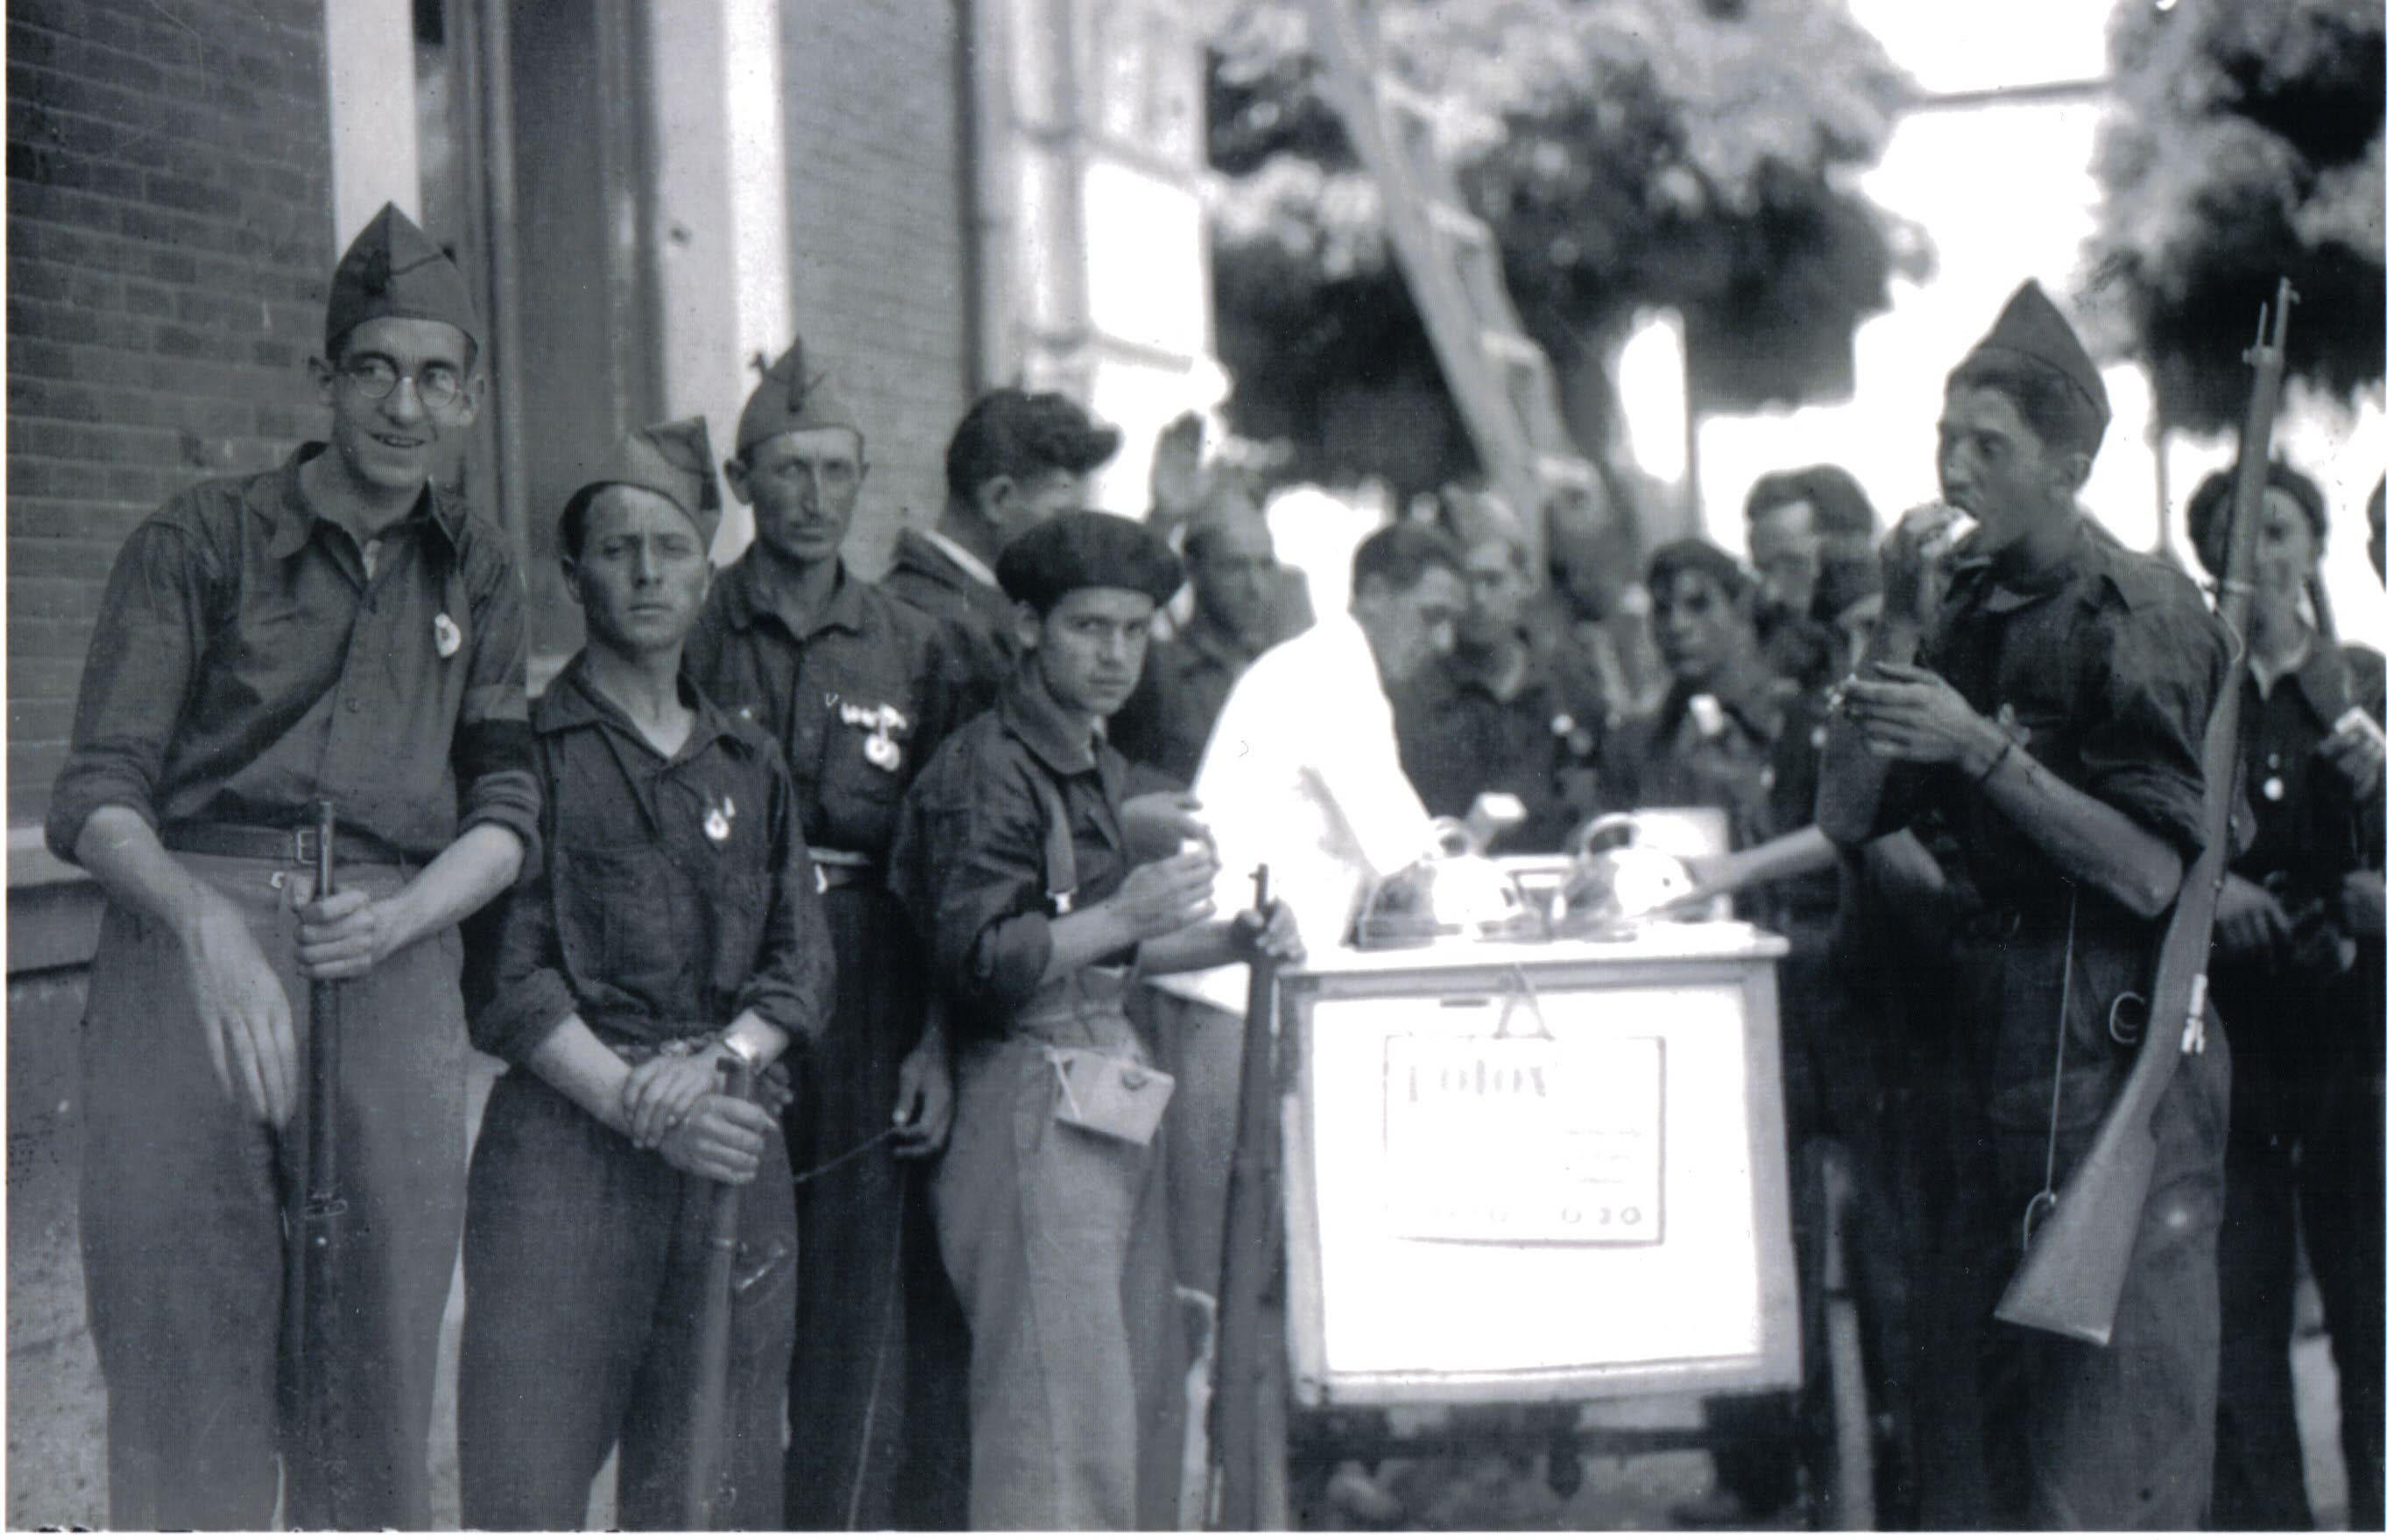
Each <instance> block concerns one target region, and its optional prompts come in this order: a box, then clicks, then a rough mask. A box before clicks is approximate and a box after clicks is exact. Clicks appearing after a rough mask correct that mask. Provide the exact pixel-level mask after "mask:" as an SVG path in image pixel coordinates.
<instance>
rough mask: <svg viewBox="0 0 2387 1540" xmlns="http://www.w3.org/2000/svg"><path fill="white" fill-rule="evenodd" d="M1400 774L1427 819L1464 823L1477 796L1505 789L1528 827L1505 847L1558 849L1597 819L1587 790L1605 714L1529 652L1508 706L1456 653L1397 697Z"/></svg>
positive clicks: (1423, 671) (1511, 832)
mask: <svg viewBox="0 0 2387 1540" xmlns="http://www.w3.org/2000/svg"><path fill="white" fill-rule="evenodd" d="M1391 694H1392V701H1393V724H1394V727H1395V729H1396V733H1397V734H1398V737H1399V739H1400V745H1401V769H1402V771H1403V772H1404V773H1406V774H1407V775H1408V778H1409V784H1410V785H1411V786H1414V787H1415V788H1417V794H1418V800H1419V801H1420V802H1423V803H1425V810H1426V811H1427V812H1428V813H1432V814H1436V815H1437V816H1445V817H1452V818H1458V817H1464V816H1465V815H1466V813H1467V810H1468V808H1469V807H1470V806H1471V805H1472V804H1473V803H1474V801H1475V799H1476V797H1477V796H1478V795H1480V794H1482V793H1484V792H1486V791H1506V792H1509V793H1510V794H1512V795H1514V796H1515V797H1517V798H1518V799H1519V800H1520V801H1522V802H1523V803H1524V804H1525V813H1526V818H1525V822H1524V823H1523V824H1522V825H1520V826H1519V827H1516V828H1514V829H1511V830H1509V832H1508V833H1507V834H1506V835H1504V836H1503V837H1502V838H1501V839H1500V842H1499V848H1500V849H1502V850H1510V851H1546V852H1547V851H1557V850H1559V849H1560V847H1561V846H1562V845H1563V844H1564V843H1565V841H1566V837H1567V835H1568V834H1569V833H1570V832H1571V831H1572V829H1573V828H1574V827H1575V826H1576V825H1577V824H1579V823H1581V822H1582V821H1583V820H1584V819H1585V818H1586V817H1588V816H1590V815H1591V814H1592V813H1593V812H1594V811H1595V809H1594V807H1593V797H1592V793H1591V789H1590V785H1589V782H1590V777H1591V771H1592V766H1593V764H1595V763H1596V761H1597V758H1598V751H1599V739H1600V730H1601V727H1602V726H1603V724H1602V721H1601V718H1602V716H1603V714H1604V713H1603V709H1602V707H1601V705H1600V702H1599V701H1598V698H1597V697H1596V696H1589V695H1588V694H1587V692H1585V691H1584V690H1581V689H1577V690H1573V691H1570V690H1568V689H1567V688H1565V686H1564V684H1563V683H1562V682H1561V681H1560V679H1559V678H1558V677H1556V676H1555V675H1554V673H1553V671H1552V669H1551V667H1550V664H1549V661H1548V660H1547V658H1546V657H1545V656H1544V655H1543V654H1541V653H1539V652H1537V651H1535V650H1533V649H1531V648H1528V649H1527V650H1526V651H1525V653H1524V673H1523V677H1522V679H1521V680H1520V682H1519V683H1518V685H1517V688H1516V689H1515V691H1514V692H1513V693H1512V694H1510V695H1509V698H1508V699H1506V700H1503V699H1501V697H1500V696H1499V694H1498V693H1497V691H1496V690H1495V689H1494V688H1493V686H1492V684H1491V682H1490V681H1488V680H1486V679H1484V677H1483V676H1482V675H1481V674H1480V673H1479V672H1478V671H1476V670H1474V669H1471V668H1470V667H1468V666H1467V665H1466V664H1465V663H1462V662H1461V661H1460V660H1459V658H1458V656H1457V655H1455V654H1454V655H1453V656H1451V657H1447V658H1441V659H1437V660H1435V661H1434V662H1433V663H1430V664H1429V665H1428V666H1426V667H1425V668H1423V669H1421V670H1420V671H1419V673H1418V675H1416V677H1414V678H1413V679H1411V680H1409V681H1408V683H1406V684H1403V685H1401V686H1399V687H1398V688H1395V689H1394V690H1393V691H1392V692H1391Z"/></svg>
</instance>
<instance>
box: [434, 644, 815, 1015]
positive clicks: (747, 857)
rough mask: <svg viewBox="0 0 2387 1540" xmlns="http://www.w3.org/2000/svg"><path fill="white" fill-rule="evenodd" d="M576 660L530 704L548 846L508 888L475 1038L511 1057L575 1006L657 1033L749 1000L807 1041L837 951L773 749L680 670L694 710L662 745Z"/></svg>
mask: <svg viewBox="0 0 2387 1540" xmlns="http://www.w3.org/2000/svg"><path fill="white" fill-rule="evenodd" d="M682 692H683V697H684V698H685V699H686V700H687V701H688V703H689V705H690V707H691V708H692V709H693V710H694V712H695V713H696V719H695V721H694V722H693V723H692V724H691V725H690V726H689V728H688V741H687V742H685V743H683V744H682V745H681V746H680V749H679V751H678V752H677V753H676V754H673V755H671V756H670V757H669V758H668V759H667V758H665V757H664V756H663V755H662V754H660V753H658V752H656V751H655V749H654V746H653V745H652V744H650V743H649V742H648V741H647V739H646V738H645V736H644V735H643V734H641V733H640V732H639V731H638V728H637V727H636V726H634V725H633V724H632V723H631V721H630V719H629V717H628V716H627V715H625V713H623V711H622V710H621V708H620V707H618V706H616V705H614V704H613V702H612V701H609V700H607V699H605V698H604V697H603V696H602V695H600V694H599V693H597V691H596V690H594V689H593V688H590V687H589V685H588V682H587V654H586V653H583V654H581V655H579V656H578V657H575V659H574V660H573V661H572V662H571V663H568V664H566V665H565V666H564V670H563V672H562V674H561V675H558V676H557V678H556V681H555V683H553V684H552V685H549V687H548V688H547V693H546V694H544V695H542V696H540V697H539V700H538V703H537V706H536V707H534V708H533V710H532V713H531V726H532V728H533V730H534V732H535V733H536V735H537V742H536V750H535V754H536V759H537V766H538V775H539V780H540V783H541V785H542V786H543V787H544V789H545V790H546V793H547V805H546V811H545V812H544V814H542V815H541V822H542V824H543V826H544V827H543V830H542V832H543V834H544V837H545V838H544V846H545V848H544V851H543V852H542V859H541V860H540V861H539V862H538V863H537V865H534V866H530V867H526V868H525V869H524V876H523V879H522V881H521V882H520V883H519V884H518V885H517V886H516V888H515V890H514V891H513V892H512V895H511V896H510V898H509V901H508V906H507V909H506V912H505V915H504V918H503V922H502V925H501V928H500V932H499V934H500V937H501V939H500V940H499V946H498V954H497V962H496V992H495V997H494V998H493V999H492V1000H491V1001H490V1003H489V1004H488V1006H487V1008H486V1009H484V1010H480V1011H476V1012H475V1013H474V1017H473V1041H474V1043H475V1044H476V1045H477V1046H479V1047H480V1048H481V1049H482V1050H483V1051H485V1052H486V1053H490V1054H497V1055H499V1057H501V1058H505V1059H509V1060H512V1061H515V1062H520V1061H522V1060H523V1059H524V1058H526V1057H527V1056H528V1055H529V1054H531V1053H532V1052H533V1051H534V1050H535V1049H537V1047H538V1045H539V1044H540V1043H541V1042H543V1041H546V1039H547V1037H548V1036H549V1033H551V1032H553V1031H554V1030H555V1029H556V1028H557V1027H559V1026H561V1025H562V1023H563V1021H564V1019H565V1018H566V1017H567V1016H572V1015H574V1014H575V1013H577V1014H578V1015H579V1016H580V1018H581V1019H582V1020H583V1021H585V1022H586V1023H587V1025H588V1028H589V1029H590V1030H591V1031H593V1032H595V1033H596V1034H597V1036H598V1037H600V1038H601V1039H604V1040H605V1041H609V1042H613V1043H622V1044H654V1043H661V1042H666V1041H672V1040H674V1039H680V1038H690V1037H702V1036H706V1035H708V1034H711V1033H713V1032H715V1031H718V1030H720V1029H722V1028H724V1027H726V1026H727V1025H728V1024H729V1023H730V1022H731V1021H733V1020H735V1019H737V1017H738V1016H740V1015H742V1014H743V1013H745V1012H746V1011H749V1010H751V1011H753V1012H754V1013H755V1014H756V1015H758V1016H761V1017H762V1018H763V1019H764V1020H765V1021H767V1022H769V1023H770V1024H771V1025H772V1026H774V1027H777V1028H778V1029H780V1030H781V1031H784V1032H786V1033H787V1034H788V1036H789V1040H790V1046H791V1049H801V1048H802V1047H804V1046H806V1045H808V1044H809V1043H810V1042H811V1041H814V1040H815V1038H816V1037H817V1036H818V1035H819V1032H820V1029H821V1026H822V1024H823V1023H824V1022H826V1021H827V1019H828V1012H829V1004H830V1000H831V991H832V987H833V984H834V980H835V965H834V963H833V961H832V960H831V958H830V955H829V947H828V940H827V935H826V933H825V931H824V928H823V926H822V923H821V913H820V895H819V893H818V892H817V890H816V888H815V881H814V877H813V866H812V861H811V859H810V858H809V857H808V856H807V855H806V854H805V853H804V842H803V835H802V829H801V828H800V827H798V824H797V821H796V815H795V807H794V801H793V797H794V789H793V786H792V785H791V783H790V782H789V778H788V772H787V768H786V766H785V765H784V764H782V763H781V761H780V758H779V751H778V749H777V746H776V745H775V744H773V743H772V741H771V739H770V738H769V736H768V735H767V734H765V733H764V730H763V729H762V728H761V727H759V726H755V725H754V724H753V723H751V722H749V721H747V720H745V719H743V718H741V717H737V716H732V715H730V714H729V713H726V712H725V711H722V710H721V709H720V708H719V707H717V706H715V705H714V704H713V703H712V702H711V701H707V700H705V699H704V697H703V695H702V693H701V692H700V691H698V690H697V689H696V688H694V687H693V686H692V685H688V683H687V682H686V680H685V678H683V680H682Z"/></svg>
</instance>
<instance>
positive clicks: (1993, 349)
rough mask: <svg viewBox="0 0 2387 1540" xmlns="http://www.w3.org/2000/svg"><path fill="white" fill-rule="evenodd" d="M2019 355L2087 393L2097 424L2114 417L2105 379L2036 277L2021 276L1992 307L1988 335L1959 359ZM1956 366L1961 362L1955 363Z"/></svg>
mask: <svg viewBox="0 0 2387 1540" xmlns="http://www.w3.org/2000/svg"><path fill="white" fill-rule="evenodd" d="M2001 354H2002V355H2004V356H2006V357H2008V358H2025V359H2029V360H2033V361H2035V362H2038V363H2042V364H2045V365H2046V366H2047V367H2048V368H2050V369H2052V370H2054V371H2055V372H2057V373H2059V374H2061V375H2063V376H2064V377H2065V379H2066V380H2069V381H2070V382H2071V383H2072V387H2073V388H2074V389H2076V390H2078V391H2079V392H2080V394H2081V395H2082V396H2083V397H2085V398H2087V399H2088V402H2089V404H2090V407H2092V408H2094V409H2095V410H2096V412H2097V425H2098V427H2099V428H2100V429H2103V427H2104V426H2105V424H2107V423H2111V422H2112V421H2113V420H2114V407H2113V403H2112V402H2111V401H2109V400H2107V399H2106V398H2105V382H2104V380H2103V377H2102V376H2100V375H2099V374H2098V372H2097V366H2096V364H2095V363H2093V362H2091V361H2090V358H2089V350H2088V349H2087V348H2085V347H2081V346H2080V338H2079V336H2078V335H2077V334H2075V333H2074V332H2073V330H2072V323H2071V322H2068V321H2066V320H2065V319H2064V312H2063V311H2061V310H2059V309H2056V308H2055V301H2053V300H2052V299H2050V298H2048V297H2047V291H2046V290H2045V289H2042V288H2040V286H2039V281H2038V280H2037V279H2032V278H2026V279H2025V280H2023V285H2022V287H2020V288H2018V289H2016V290H2014V297H2013V298H2011V299H2009V300H2007V301H2006V308H2005V309H2002V310H2001V311H1999V312H1998V321H1997V324H1996V325H1994V326H1992V327H1990V328H1989V335H1988V336H1985V337H1983V338H1982V339H1981V340H1980V341H1978V342H1977V343H1975V344H1974V345H1973V350H1972V351H1971V352H1970V353H1967V354H1966V355H1964V363H1970V362H1972V361H1973V360H1975V359H1978V358H1994V357H1996V356H1998V355H2001ZM1957 367H1958V368H1959V369H1961V368H1963V367H1964V364H1959V365H1957Z"/></svg>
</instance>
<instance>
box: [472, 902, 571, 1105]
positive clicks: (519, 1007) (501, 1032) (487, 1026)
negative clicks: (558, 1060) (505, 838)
mask: <svg viewBox="0 0 2387 1540" xmlns="http://www.w3.org/2000/svg"><path fill="white" fill-rule="evenodd" d="M523 872H524V876H523V877H522V880H521V881H519V882H517V883H516V884H515V885H514V888H513V890H512V892H510V893H508V894H506V895H505V896H504V897H503V898H500V899H499V900H498V901H497V903H498V908H499V914H498V915H497V917H496V921H495V925H494V927H493V928H494V929H495V931H496V936H497V940H496V943H495V944H496V953H497V956H496V962H495V964H494V965H493V966H492V967H491V969H490V973H491V975H492V977H493V980H494V981H493V984H492V986H491V992H490V998H489V1000H488V1002H487V1003H486V1004H484V1005H482V1006H480V1007H479V1008H478V1009H474V1010H471V1011H468V1012H467V1019H468V1021H469V1024H470V1029H471V1032H472V1037H473V1046H474V1047H475V1048H478V1049H479V1050H481V1052H483V1053H485V1054H495V1055H496V1056H498V1057H499V1058H501V1059H503V1060H505V1061H506V1062H507V1063H509V1064H523V1063H525V1062H527V1061H528V1060H529V1058H530V1055H531V1054H533V1053H535V1052H537V1049H538V1045H539V1044H540V1043H542V1042H545V1041H547V1040H548V1038H549V1036H550V1035H551V1034H553V1032H554V1031H555V1029H557V1028H559V1027H561V1026H562V1025H563V1023H564V1022H565V1021H566V1020H567V1019H569V1018H570V1017H571V1016H574V1015H575V1013H577V1012H578V1010H579V1008H580V1006H579V1002H578V1001H577V1000H576V999H575V997H574V995H573V992H572V985H571V982H570V980H569V979H567V978H565V977H564V972H563V952H562V940H561V939H560V934H559V932H558V930H557V928H556V920H555V888H554V881H553V878H552V877H550V875H549V872H548V868H547V864H546V863H545V862H543V861H542V862H536V863H531V864H528V865H524V867H523Z"/></svg>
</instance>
